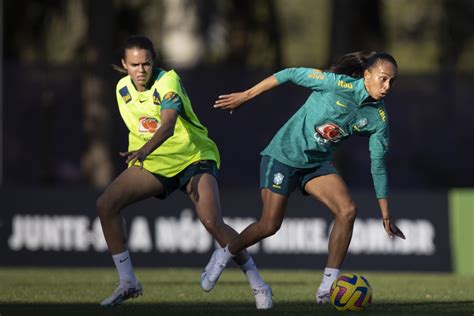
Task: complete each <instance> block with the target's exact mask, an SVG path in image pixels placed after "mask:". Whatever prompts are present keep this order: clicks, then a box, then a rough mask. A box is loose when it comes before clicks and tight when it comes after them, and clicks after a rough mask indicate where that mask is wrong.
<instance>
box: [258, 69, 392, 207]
mask: <svg viewBox="0 0 474 316" xmlns="http://www.w3.org/2000/svg"><path fill="white" fill-rule="evenodd" d="M275 77H276V79H277V81H278V83H280V84H282V83H284V82H287V81H291V82H293V83H294V84H297V85H300V86H303V87H306V88H310V89H311V90H312V93H311V95H310V96H309V97H308V99H307V100H306V102H305V103H304V104H303V105H302V106H301V108H300V109H299V110H298V111H297V112H296V113H295V114H294V115H293V116H292V117H291V118H290V119H289V120H288V121H287V122H286V123H285V125H283V127H282V128H280V130H279V131H278V132H277V134H276V135H275V136H274V137H273V139H272V141H271V142H270V144H269V145H268V146H267V147H266V148H265V149H264V150H263V151H262V152H261V154H262V155H268V156H271V157H273V158H274V159H276V160H278V161H281V162H282V163H284V164H287V165H289V166H292V167H295V168H312V167H316V166H317V165H318V164H320V163H321V162H326V161H331V160H332V153H333V152H334V151H335V150H336V148H337V147H339V145H340V144H341V143H342V142H343V141H344V140H345V139H347V138H348V137H349V136H351V135H366V136H369V150H370V158H371V173H372V179H373V182H374V187H375V192H376V195H377V198H386V197H387V194H388V185H387V172H386V169H385V156H386V153H387V151H388V116H387V112H386V110H385V105H384V102H383V101H381V100H380V101H374V100H373V99H372V98H370V96H369V94H368V93H367V91H366V89H365V86H364V79H363V78H360V79H359V78H353V77H350V76H346V75H339V74H334V73H329V72H322V71H321V70H318V69H312V68H288V69H284V70H282V71H280V72H277V73H276V74H275Z"/></svg>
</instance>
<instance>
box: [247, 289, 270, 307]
mask: <svg viewBox="0 0 474 316" xmlns="http://www.w3.org/2000/svg"><path fill="white" fill-rule="evenodd" d="M252 292H253V296H254V297H255V305H257V309H269V308H272V307H273V300H272V296H273V292H272V288H271V287H270V285H268V284H265V285H263V286H261V287H258V288H256V289H252Z"/></svg>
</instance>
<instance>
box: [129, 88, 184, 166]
mask: <svg viewBox="0 0 474 316" xmlns="http://www.w3.org/2000/svg"><path fill="white" fill-rule="evenodd" d="M182 108H183V104H182V100H181V98H180V97H179V95H178V94H176V93H174V92H168V93H167V94H166V95H165V97H164V98H163V102H162V103H161V111H160V116H161V122H160V127H158V129H157V130H156V131H155V133H154V134H153V137H152V138H151V139H150V140H149V141H148V142H146V143H145V144H144V145H143V146H142V147H141V148H140V149H138V150H134V151H129V152H125V153H120V154H121V155H122V156H123V157H127V160H126V163H129V162H132V164H134V163H135V162H136V161H139V162H140V166H141V167H142V168H143V161H144V160H145V159H146V157H147V156H148V155H149V154H150V153H151V152H153V151H154V150H156V149H157V148H158V147H160V146H161V144H163V143H164V142H165V141H166V140H167V139H168V138H170V137H171V136H173V134H174V129H175V125H176V121H177V119H178V115H179V113H180V112H181V111H182Z"/></svg>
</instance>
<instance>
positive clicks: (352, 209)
mask: <svg viewBox="0 0 474 316" xmlns="http://www.w3.org/2000/svg"><path fill="white" fill-rule="evenodd" d="M356 216H357V205H355V203H353V202H351V203H348V204H346V205H343V206H341V207H340V210H339V217H340V219H342V220H343V221H345V222H348V223H351V224H352V223H354V221H355V219H356Z"/></svg>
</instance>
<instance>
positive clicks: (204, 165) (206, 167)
mask: <svg viewBox="0 0 474 316" xmlns="http://www.w3.org/2000/svg"><path fill="white" fill-rule="evenodd" d="M201 173H209V174H212V175H213V176H214V178H216V180H217V179H218V176H219V170H218V169H217V164H216V162H215V161H214V160H200V161H196V162H194V163H192V164H190V165H189V166H187V167H186V168H185V169H184V170H183V171H181V172H180V173H178V174H177V175H175V176H174V177H171V178H168V177H164V176H162V175H160V174H156V173H153V175H154V176H155V177H156V178H157V179H158V181H160V182H161V184H163V187H164V191H163V193H161V194H159V195H156V196H155V197H157V198H159V199H161V200H164V199H165V198H166V197H167V196H169V195H170V194H171V193H173V192H174V191H176V189H178V188H179V189H181V191H183V192H186V185H187V184H188V182H189V180H191V178H192V177H194V176H195V175H198V174H201Z"/></svg>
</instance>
